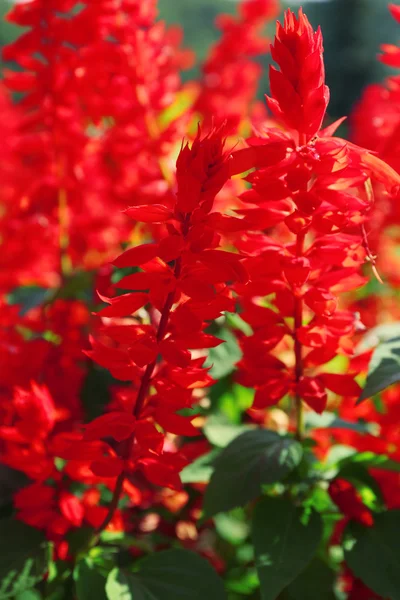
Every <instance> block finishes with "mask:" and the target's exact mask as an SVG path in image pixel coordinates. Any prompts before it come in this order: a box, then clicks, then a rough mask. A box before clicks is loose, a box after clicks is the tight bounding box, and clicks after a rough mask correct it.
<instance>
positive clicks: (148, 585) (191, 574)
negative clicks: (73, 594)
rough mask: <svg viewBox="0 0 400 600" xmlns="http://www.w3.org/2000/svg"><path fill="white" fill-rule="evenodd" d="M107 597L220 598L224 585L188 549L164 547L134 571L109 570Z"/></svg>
mask: <svg viewBox="0 0 400 600" xmlns="http://www.w3.org/2000/svg"><path fill="white" fill-rule="evenodd" d="M106 592H107V598H108V600H189V599H190V600H204V599H207V600H224V599H225V598H226V596H225V591H224V585H223V582H222V580H221V579H220V578H219V576H218V575H217V573H216V572H215V571H214V569H213V568H212V566H211V565H210V564H209V563H208V562H207V561H206V560H205V559H204V558H202V557H200V556H199V555H198V554H195V553H194V552H190V551H188V550H166V551H163V552H157V553H156V554H153V555H151V556H148V557H147V558H145V559H144V560H143V561H142V562H140V564H139V569H138V571H137V572H136V573H134V574H132V573H128V572H127V571H122V570H120V569H114V570H113V571H111V573H110V575H109V577H108V579H107V584H106Z"/></svg>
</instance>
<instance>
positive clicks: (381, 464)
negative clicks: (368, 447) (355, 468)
mask: <svg viewBox="0 0 400 600" xmlns="http://www.w3.org/2000/svg"><path fill="white" fill-rule="evenodd" d="M348 465H360V466H363V467H366V468H372V467H373V468H375V469H384V470H385V471H395V472H396V473H400V462H397V461H395V460H391V459H390V458H388V457H387V456H385V455H384V454H374V452H360V453H355V454H352V455H351V456H348V457H346V458H343V459H342V460H340V461H339V462H338V463H337V467H338V470H339V471H341V470H343V469H344V468H345V467H347V466H348Z"/></svg>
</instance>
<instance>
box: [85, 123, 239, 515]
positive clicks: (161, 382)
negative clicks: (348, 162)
mask: <svg viewBox="0 0 400 600" xmlns="http://www.w3.org/2000/svg"><path fill="white" fill-rule="evenodd" d="M229 160H230V157H229V154H228V153H227V152H226V151H225V150H224V137H223V131H222V130H220V129H217V130H212V131H211V132H210V133H209V134H208V135H207V136H205V137H202V136H201V132H200V130H199V132H198V135H197V137H196V139H195V140H194V142H193V144H192V145H191V146H189V144H185V145H184V146H183V147H182V149H181V152H180V154H179V156H178V159H177V163H176V168H177V174H176V179H177V192H176V197H175V201H174V203H173V204H172V205H170V206H164V205H157V206H155V205H153V204H150V205H147V206H145V205H142V206H141V207H134V208H132V209H128V210H127V213H128V215H130V216H133V217H134V218H141V219H142V220H143V221H145V222H159V221H162V222H164V223H165V226H166V233H165V235H164V237H162V238H160V241H159V244H157V245H156V244H152V245H148V246H145V245H143V246H139V247H137V248H132V249H128V250H126V251H125V253H124V254H122V255H121V256H120V257H118V258H117V259H116V261H115V263H116V264H117V265H119V266H124V267H128V266H132V267H136V266H137V265H138V264H140V265H141V267H142V269H143V271H141V272H138V273H134V274H132V275H128V276H127V277H125V278H124V279H123V280H122V281H121V282H120V284H119V287H124V285H127V286H128V287H129V286H130V285H132V284H133V287H135V285H136V284H135V282H136V281H137V282H138V285H139V287H145V288H146V289H147V290H148V292H147V294H143V293H138V292H133V293H131V294H126V295H122V296H116V297H115V298H113V299H106V300H107V301H108V302H110V303H111V305H110V307H109V308H107V309H103V310H102V311H100V313H99V314H100V315H101V316H107V317H122V316H126V317H128V316H130V315H132V314H133V313H135V312H137V310H138V309H139V308H140V307H141V306H143V304H148V303H149V302H151V303H152V304H153V305H154V307H155V308H156V309H157V310H158V312H159V316H156V315H154V319H153V320H152V322H151V323H150V324H149V325H146V326H143V325H141V324H140V323H139V322H138V320H137V318H135V317H133V318H131V319H130V320H127V321H125V322H120V323H116V322H115V323H108V324H106V323H105V324H104V327H103V328H102V329H101V334H102V335H103V336H104V342H101V341H100V339H99V341H94V344H93V350H92V351H90V352H89V353H88V355H89V356H91V357H92V358H93V359H94V360H97V361H98V362H99V363H100V364H101V365H103V366H107V367H108V368H109V369H110V370H111V372H112V373H113V374H114V376H116V377H119V378H120V379H123V380H127V379H130V380H132V381H133V382H134V385H135V386H136V392H135V397H134V399H133V407H132V409H131V410H132V413H133V416H134V417H132V416H131V415H129V414H127V415H126V419H125V420H124V416H123V415H124V413H115V412H111V413H109V414H108V415H103V416H101V417H99V418H98V419H96V420H95V421H93V422H92V423H90V425H89V426H88V427H87V428H86V433H85V436H84V437H85V438H86V439H96V438H97V439H101V438H108V437H111V438H114V439H115V440H116V441H118V442H124V445H123V446H120V448H119V454H120V456H121V457H122V459H123V460H122V461H118V462H115V459H113V460H114V463H113V464H114V466H113V467H111V463H110V462H109V459H108V464H109V466H107V469H111V470H110V471H109V472H110V474H111V473H112V474H115V475H117V474H119V477H118V480H117V482H116V487H115V492H114V493H115V497H116V498H117V499H118V498H119V495H120V493H121V485H122V484H121V482H123V481H124V479H125V477H126V476H127V475H128V474H129V473H130V472H131V471H132V470H134V469H137V468H140V469H141V470H142V472H143V473H144V475H145V477H146V478H147V479H148V480H149V481H151V482H152V483H154V484H155V485H159V486H166V487H171V488H173V489H177V488H179V487H180V481H179V476H178V473H179V470H180V469H181V468H182V467H183V466H184V465H185V464H186V459H185V458H184V457H181V456H180V454H179V453H173V454H171V453H166V451H165V448H164V439H163V436H162V434H161V433H159V431H157V429H156V428H155V426H154V421H155V422H156V423H158V424H159V425H161V426H162V428H163V429H164V430H165V431H170V432H172V433H174V434H177V435H188V436H193V435H194V436H196V435H198V431H197V430H196V429H195V427H194V426H193V425H192V424H191V418H187V417H183V416H180V415H178V414H176V411H177V410H179V409H182V408H188V407H191V406H192V403H193V396H192V395H193V390H196V389H201V388H203V387H207V386H209V385H211V384H212V383H213V380H212V379H211V377H210V376H209V374H208V372H207V371H208V370H207V369H205V368H203V363H204V358H194V357H193V356H192V354H191V352H190V350H191V349H193V348H196V349H198V348H201V347H210V342H211V340H212V337H211V336H208V335H207V334H204V332H203V330H204V328H205V327H206V326H207V322H208V321H209V320H212V319H215V318H217V317H218V316H219V315H221V313H222V311H223V310H229V309H230V308H231V307H232V305H233V301H232V297H231V292H230V288H229V285H228V284H232V283H235V282H238V281H240V282H241V283H243V284H244V283H245V282H246V280H247V274H246V271H245V269H244V267H243V266H242V264H241V256H240V255H238V254H233V253H228V252H224V251H222V250H218V249H217V248H218V246H219V236H218V235H217V234H216V233H215V232H214V230H213V228H212V226H211V225H210V221H211V220H212V219H213V213H211V211H212V208H213V202H214V198H215V196H216V194H217V193H218V192H219V191H220V189H221V188H222V186H223V185H224V183H225V182H226V181H227V180H228V178H229V167H228V163H229ZM165 260H168V261H169V262H172V263H173V264H172V266H170V265H168V264H167V263H166V262H165ZM140 281H142V282H143V283H142V284H140ZM103 299H104V298H103ZM209 338H210V339H209ZM217 343H219V342H218V340H215V341H214V340H213V341H212V344H211V345H216V344H217ZM100 344H101V345H100ZM152 390H153V393H151V391H152ZM135 419H136V423H135ZM99 460H100V457H99ZM99 460H96V461H95V462H94V463H92V469H93V471H94V472H96V473H97V474H99V468H100V463H99ZM101 464H102V465H104V466H102V467H101V469H100V470H101V471H102V472H103V473H104V468H105V464H104V460H103V461H101ZM114 468H115V470H114ZM107 522H108V519H106V521H105V523H104V525H103V526H106V525H107Z"/></svg>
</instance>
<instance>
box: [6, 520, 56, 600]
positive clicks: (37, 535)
mask: <svg viewBox="0 0 400 600" xmlns="http://www.w3.org/2000/svg"><path fill="white" fill-rule="evenodd" d="M0 540H2V541H3V545H4V546H5V547H4V548H3V552H2V553H1V555H0V599H1V600H3V599H4V598H12V597H14V596H16V595H18V594H21V593H22V592H24V591H25V590H30V589H31V588H33V587H34V585H35V583H37V582H38V581H40V580H41V579H43V576H44V574H45V572H46V571H47V566H48V544H47V542H46V540H45V539H44V536H43V534H42V533H41V532H40V531H38V530H37V529H33V528H32V527H28V526H27V525H24V524H23V523H21V522H20V521H15V520H13V519H2V520H1V521H0Z"/></svg>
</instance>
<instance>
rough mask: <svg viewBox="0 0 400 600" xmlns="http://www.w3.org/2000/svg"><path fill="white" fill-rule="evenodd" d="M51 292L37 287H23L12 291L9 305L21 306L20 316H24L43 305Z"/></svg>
mask: <svg viewBox="0 0 400 600" xmlns="http://www.w3.org/2000/svg"><path fill="white" fill-rule="evenodd" d="M51 293H52V292H51V290H49V289H48V288H41V287H37V286H24V287H19V288H16V289H15V290H13V291H12V292H11V294H10V304H19V305H20V306H21V310H20V314H21V315H24V314H25V313H27V312H28V311H29V310H31V309H32V308H35V307H36V306H40V305H41V304H43V303H44V302H45V301H46V300H47V298H48V297H49V296H50V295H51Z"/></svg>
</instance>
